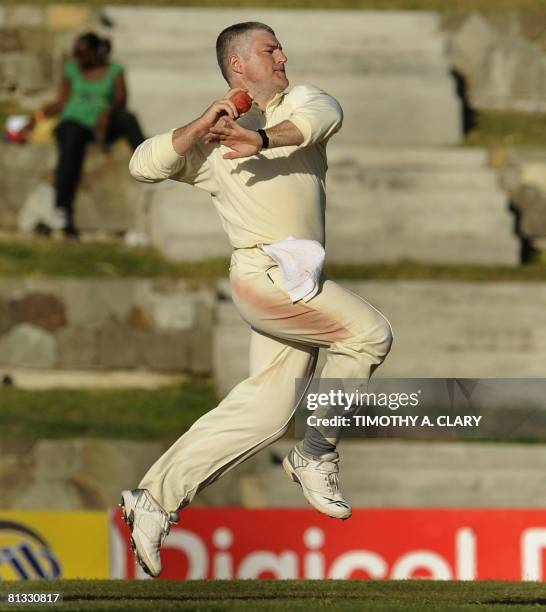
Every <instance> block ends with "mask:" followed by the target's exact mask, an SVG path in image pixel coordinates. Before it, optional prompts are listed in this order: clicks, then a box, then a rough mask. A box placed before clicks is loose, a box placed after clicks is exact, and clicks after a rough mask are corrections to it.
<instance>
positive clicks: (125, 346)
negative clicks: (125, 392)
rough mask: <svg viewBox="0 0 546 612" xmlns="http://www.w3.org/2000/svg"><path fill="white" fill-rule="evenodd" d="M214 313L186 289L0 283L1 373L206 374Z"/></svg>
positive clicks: (197, 291)
mask: <svg viewBox="0 0 546 612" xmlns="http://www.w3.org/2000/svg"><path fill="white" fill-rule="evenodd" d="M212 313H213V292H211V291H210V290H207V288H206V287H205V286H202V287H195V286H194V285H193V284H192V283H191V282H184V281H179V282H175V281H171V282H162V281H153V280H122V281H116V280H75V279H67V280H32V279H25V280H2V281H0V366H3V367H4V368H5V369H6V368H9V366H18V367H29V368H60V369H64V368H69V369H94V368H108V369H132V368H144V369H150V370H165V371H182V372H192V373H198V374H203V373H205V374H207V373H209V372H210V370H211V343H212V340H211V337H212Z"/></svg>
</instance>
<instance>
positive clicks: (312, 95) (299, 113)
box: [287, 85, 343, 147]
mask: <svg viewBox="0 0 546 612" xmlns="http://www.w3.org/2000/svg"><path fill="white" fill-rule="evenodd" d="M287 98H288V100H289V102H290V106H291V107H292V109H293V110H292V112H291V113H290V116H289V117H288V120H289V121H291V122H292V123H293V124H294V125H295V126H296V127H297V128H298V130H299V131H300V132H301V133H302V134H303V142H302V143H301V144H300V147H305V146H308V145H310V144H315V143H317V142H321V141H324V140H328V138H330V136H332V135H333V134H335V133H336V132H337V131H338V130H339V129H340V128H341V125H342V123H343V110H342V108H341V106H340V104H339V102H338V101H337V100H336V99H335V98H334V97H333V96H331V95H330V94H327V93H326V92H325V91H323V90H322V89H320V88H319V87H315V86H313V85H298V86H296V87H294V88H293V89H292V90H291V91H290V93H289V94H288V95H287Z"/></svg>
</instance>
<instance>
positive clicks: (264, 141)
mask: <svg viewBox="0 0 546 612" xmlns="http://www.w3.org/2000/svg"><path fill="white" fill-rule="evenodd" d="M256 131H257V132H258V134H259V135H260V136H261V137H262V149H269V137H268V136H267V133H266V131H265V130H262V129H259V130H256Z"/></svg>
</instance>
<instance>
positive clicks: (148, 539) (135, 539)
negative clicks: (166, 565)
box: [119, 489, 179, 578]
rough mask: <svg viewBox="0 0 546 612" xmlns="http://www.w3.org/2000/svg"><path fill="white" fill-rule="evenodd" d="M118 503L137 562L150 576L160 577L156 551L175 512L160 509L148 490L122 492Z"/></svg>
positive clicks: (175, 520)
mask: <svg viewBox="0 0 546 612" xmlns="http://www.w3.org/2000/svg"><path fill="white" fill-rule="evenodd" d="M119 505H120V507H121V509H122V511H123V520H124V521H125V522H126V523H127V525H128V526H129V529H130V530H131V548H132V549H133V552H134V553H135V557H136V560H137V562H138V564H139V565H140V566H141V567H142V569H143V570H144V571H145V572H146V573H147V574H149V575H150V576H153V577H154V578H155V577H156V576H159V574H161V571H162V569H163V567H162V565H161V556H160V553H159V551H160V549H161V545H162V544H163V541H164V540H165V538H166V537H167V535H168V534H169V531H170V529H171V524H172V523H177V522H178V519H179V517H178V513H177V512H171V513H168V512H166V511H165V510H163V508H162V507H161V506H160V505H159V504H158V503H157V502H156V500H155V499H154V498H153V497H152V495H151V493H150V492H149V491H148V490H147V489H134V490H133V491H122V493H121V502H120V504H119Z"/></svg>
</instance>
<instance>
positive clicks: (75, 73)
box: [60, 60, 123, 129]
mask: <svg viewBox="0 0 546 612" xmlns="http://www.w3.org/2000/svg"><path fill="white" fill-rule="evenodd" d="M122 71H123V66H122V65H121V64H117V63H115V62H112V63H110V64H109V65H108V70H107V71H106V72H105V74H104V76H103V77H102V78H100V79H86V78H85V77H84V76H83V74H82V73H81V72H80V68H79V67H78V64H77V63H76V62H75V60H70V61H69V62H67V64H66V65H65V67H64V70H63V74H64V75H65V76H66V77H67V78H68V80H69V81H70V95H69V97H68V100H67V102H66V104H65V105H64V108H63V110H62V111H61V114H60V117H61V120H63V119H70V120H71V121H76V122H77V123H81V124H82V125H84V126H86V127H88V128H90V129H93V128H94V127H95V125H96V123H97V120H98V118H99V116H100V114H101V113H102V112H103V111H104V110H105V109H106V108H108V107H109V106H111V105H112V104H113V102H114V98H115V87H114V82H115V80H116V77H117V75H118V74H120V73H121V72H122Z"/></svg>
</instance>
